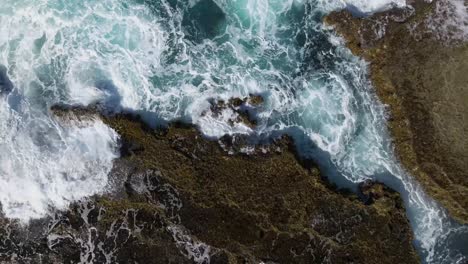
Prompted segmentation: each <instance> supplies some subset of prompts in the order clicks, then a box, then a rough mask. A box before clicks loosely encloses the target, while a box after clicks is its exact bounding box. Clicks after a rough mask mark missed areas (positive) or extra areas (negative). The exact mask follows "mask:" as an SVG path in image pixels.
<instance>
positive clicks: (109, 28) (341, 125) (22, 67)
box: [0, 0, 458, 263]
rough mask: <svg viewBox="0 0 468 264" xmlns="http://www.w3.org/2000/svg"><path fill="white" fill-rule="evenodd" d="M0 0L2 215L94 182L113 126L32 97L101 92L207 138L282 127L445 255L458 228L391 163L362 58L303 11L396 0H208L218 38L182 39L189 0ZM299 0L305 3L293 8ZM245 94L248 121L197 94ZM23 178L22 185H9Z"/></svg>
mask: <svg viewBox="0 0 468 264" xmlns="http://www.w3.org/2000/svg"><path fill="white" fill-rule="evenodd" d="M5 1H6V2H4V3H3V4H2V6H0V64H3V65H5V66H7V68H8V69H9V74H10V77H11V79H12V81H13V83H14V84H15V87H16V89H17V90H16V92H17V94H18V96H19V97H20V98H24V99H23V101H22V102H23V103H22V105H21V106H19V108H17V109H16V108H14V105H12V104H10V103H7V102H6V101H5V102H4V103H3V107H4V109H3V110H2V116H1V118H4V119H5V122H2V124H5V125H4V127H3V128H2V131H3V132H2V133H4V134H1V135H2V136H1V137H0V140H1V141H0V142H1V143H2V144H3V145H0V146H1V147H4V148H5V151H3V153H2V154H0V161H2V158H3V160H4V161H5V162H4V163H5V164H6V165H5V166H4V168H3V167H2V168H3V170H4V171H5V172H3V171H2V173H3V175H2V177H3V176H4V177H3V178H4V179H8V180H9V181H7V180H5V183H4V184H2V186H1V187H0V188H6V189H8V190H10V191H8V192H6V194H2V195H0V198H1V199H2V200H1V202H2V204H3V207H4V211H6V210H5V208H7V210H8V208H11V210H10V211H7V215H8V216H11V217H20V218H23V219H27V218H30V217H40V216H42V215H44V213H45V212H46V210H47V206H49V205H51V206H56V207H62V206H65V205H66V204H67V202H68V201H70V200H73V199H77V198H79V196H86V195H91V194H93V193H96V192H100V191H102V190H103V188H104V185H103V184H105V182H106V177H107V176H106V175H107V173H108V171H109V169H110V166H111V162H112V158H113V157H115V152H114V149H113V146H114V147H115V140H116V135H115V134H114V132H113V131H112V130H110V129H108V128H107V127H105V126H104V125H103V124H102V123H100V122H99V121H97V122H96V123H92V124H90V125H88V126H84V127H83V126H79V127H73V126H72V127H64V126H63V125H60V124H59V123H57V122H56V121H55V120H54V119H52V118H50V117H49V116H48V115H47V112H46V110H45V109H46V108H47V106H50V105H52V104H54V103H80V104H84V105H87V104H89V103H93V102H96V101H99V100H104V101H105V102H106V104H108V105H109V106H110V107H115V108H126V109H128V110H138V111H148V112H151V113H153V114H155V115H157V116H158V117H159V118H162V119H165V120H174V119H183V120H187V121H191V122H193V123H195V124H196V125H198V126H199V127H200V129H201V130H202V132H204V133H205V134H206V135H207V136H212V137H219V136H222V135H224V134H233V133H243V134H252V133H257V134H259V135H260V134H266V135H269V134H273V133H275V132H277V131H281V130H283V131H288V132H290V133H291V134H292V135H293V136H295V138H296V142H297V144H298V145H299V146H300V148H301V149H302V150H303V151H304V153H302V154H303V155H316V158H322V159H327V161H328V159H329V165H324V166H329V168H326V169H327V170H328V171H331V172H333V173H331V174H330V177H331V178H332V180H336V181H340V180H343V181H344V180H346V181H347V182H351V183H357V182H359V181H362V180H364V179H368V178H372V179H377V180H380V181H383V182H385V183H387V184H388V185H390V186H392V187H394V188H396V189H398V190H399V191H400V192H401V193H402V194H403V197H404V198H405V202H406V205H407V210H408V216H409V218H410V219H411V222H412V226H413V229H414V232H415V237H416V241H417V243H419V245H420V248H421V251H422V252H424V253H425V254H426V255H427V261H428V262H431V261H432V262H434V263H437V261H436V260H440V258H444V257H447V256H449V255H450V254H452V253H450V252H451V251H450V248H449V249H441V248H439V247H440V245H441V243H446V242H447V241H452V240H450V239H452V238H450V235H448V234H450V233H453V232H455V231H454V230H456V228H458V227H457V226H456V225H452V224H451V223H450V219H449V218H448V217H447V216H446V215H445V213H444V211H443V210H442V209H441V208H440V207H439V206H438V205H437V204H436V203H434V202H433V200H432V199H430V198H428V197H427V196H425V195H424V193H423V191H422V190H421V188H420V187H419V185H418V184H416V183H415V182H414V181H412V180H411V177H409V176H408V175H407V173H406V172H405V171H404V170H403V169H402V168H401V167H400V165H399V164H398V163H397V162H396V160H395V158H394V156H393V152H392V146H391V141H390V139H389V137H388V136H387V132H386V128H385V111H384V107H383V106H382V105H381V104H379V103H378V101H377V99H376V97H375V95H373V92H372V87H371V85H370V83H369V81H368V79H367V76H366V74H367V73H366V64H365V63H364V62H363V61H361V60H359V59H358V58H355V57H353V56H352V55H351V53H350V52H349V51H348V50H347V49H345V48H344V47H343V46H344V45H343V43H341V42H340V39H339V38H337V37H336V36H333V35H332V34H331V32H326V33H324V32H323V31H324V29H323V28H322V27H321V24H320V23H319V22H317V18H316V17H314V16H315V15H316V14H317V13H316V12H318V11H317V10H321V11H322V12H328V11H331V10H333V9H339V8H346V7H347V8H351V9H353V10H354V11H358V12H360V13H372V12H376V11H380V10H383V9H386V8H389V7H391V6H392V4H391V3H394V4H395V5H396V6H403V5H404V1H386V0H385V1H371V0H369V1H340V0H336V1H325V0H321V1H310V2H308V1H305V0H302V1H298V0H290V1H284V0H270V1H268V0H248V1H228V0H216V1H215V2H216V3H217V4H218V5H219V7H220V8H221V9H222V10H223V11H224V13H225V14H226V22H227V26H226V28H225V29H224V30H223V32H220V33H219V34H220V37H219V38H213V39H204V40H202V41H192V40H189V39H187V37H186V35H187V34H189V32H187V30H188V29H187V28H185V27H184V25H183V17H184V13H185V12H187V11H188V9H189V8H191V7H194V6H195V5H196V4H197V3H198V2H199V1H189V2H183V1H181V2H180V3H179V6H180V8H179V9H174V8H173V7H171V5H169V4H168V3H167V2H166V1H164V0H161V1H159V2H157V4H154V5H153V6H151V7H149V6H148V5H141V4H137V3H136V2H132V1H120V0H103V1H92V0H84V1H67V0H35V1H34V4H31V1H26V0H22V1H18V0H5ZM306 2H307V3H308V4H310V5H309V6H311V7H312V8H313V9H314V10H310V7H309V9H307V8H304V4H305V3H306ZM315 9H317V10H315ZM286 11H290V13H288V14H286ZM304 14H305V15H304ZM221 36H222V37H221ZM226 39H228V41H226ZM301 41H303V42H304V43H302V44H301V45H300V46H298V44H297V43H298V42H301ZM249 94H262V95H263V97H264V98H265V103H264V105H263V106H261V107H260V108H258V109H256V115H257V118H258V126H257V128H255V129H251V128H249V127H247V126H245V125H243V124H239V123H234V124H232V122H231V121H232V120H235V119H236V115H237V113H235V111H232V109H225V110H223V111H221V113H220V114H219V113H218V114H213V113H212V112H211V109H210V103H209V100H210V99H213V98H214V99H218V100H224V101H228V100H229V99H230V98H232V97H247V96H249ZM11 96H13V95H11ZM9 102H11V100H9ZM15 109H16V110H15ZM2 120H3V119H2ZM41 120H42V121H41ZM149 121H151V120H149ZM41 122H42V123H41ZM10 123H11V124H12V125H9V124H10ZM8 126H13V127H16V129H15V130H8V129H7V128H8ZM38 135H39V136H38ZM45 135H46V136H45ZM90 140H95V141H96V142H90ZM307 146H309V147H307ZM317 153H319V154H317ZM320 153H326V155H328V156H326V155H325V156H326V157H323V155H322V154H320ZM72 154H74V155H72ZM2 155H3V156H2ZM7 155H8V157H9V156H15V157H18V158H17V159H18V160H17V161H16V160H14V159H8V158H7ZM57 160H58V161H61V162H56V161H57ZM11 161H14V164H13V165H9V163H11ZM71 162H73V163H71ZM323 163H324V164H326V163H327V162H323ZM71 164H73V165H71ZM75 164H76V165H75ZM14 166H16V167H18V168H19V169H16V168H15V169H11V168H13V167H14ZM69 170H71V171H69ZM19 171H25V172H24V173H23V172H22V173H19ZM80 172H86V173H85V174H80ZM68 175H71V176H68ZM89 175H92V177H91V176H89ZM85 176H86V177H85ZM68 177H71V179H72V182H71V183H68V181H69V178H68ZM88 177H90V178H88ZM11 179H14V180H16V182H14V181H13V180H11ZM73 179H79V180H77V181H75V182H73ZM80 180H82V181H80ZM91 183H93V184H94V185H93V186H89V184H91ZM46 185H50V187H48V186H46ZM25 186H28V188H29V189H27V192H28V193H31V195H29V196H24V197H23V198H15V195H14V193H17V192H22V191H23V190H25V189H24V188H25ZM57 186H59V187H57ZM91 187H93V188H91ZM81 188H83V190H81ZM44 190H46V191H44ZM71 190H73V191H71ZM80 190H81V192H80ZM70 193H77V194H79V195H76V196H75V195H74V194H73V195H72V194H70ZM39 195H40V196H39ZM36 197H40V198H39V199H36ZM15 199H18V200H17V201H15ZM21 204H25V206H18V205H21ZM26 205H27V206H26ZM14 208H17V210H16V211H15V210H14ZM457 232H458V231H457ZM455 233H456V232H455ZM447 243H448V242H447ZM447 250H448V251H447ZM449 251H450V252H449Z"/></svg>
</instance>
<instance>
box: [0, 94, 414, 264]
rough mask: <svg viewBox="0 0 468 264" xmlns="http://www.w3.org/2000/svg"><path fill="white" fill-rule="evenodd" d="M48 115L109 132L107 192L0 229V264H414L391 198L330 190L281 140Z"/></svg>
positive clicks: (385, 192)
mask: <svg viewBox="0 0 468 264" xmlns="http://www.w3.org/2000/svg"><path fill="white" fill-rule="evenodd" d="M239 102H240V103H241V104H242V102H244V101H243V100H241V101H239ZM244 103H245V102H244ZM52 111H53V112H54V113H55V115H56V116H57V118H59V119H60V121H61V122H84V123H86V122H88V121H90V120H92V119H95V118H101V119H102V120H103V121H104V122H105V123H106V124H108V125H109V126H110V127H111V128H113V129H115V130H116V132H118V133H119V135H120V136H121V158H120V159H118V160H116V161H115V165H114V169H113V171H112V173H111V175H110V184H109V185H110V186H109V188H111V190H109V191H110V192H109V193H108V194H101V195H96V196H95V197H91V198H89V199H87V200H84V201H80V202H77V203H74V204H73V205H72V206H70V208H69V209H68V210H66V211H64V212H57V214H56V215H55V216H54V217H51V218H49V219H43V220H40V221H35V222H32V223H30V225H28V226H22V225H20V224H18V223H16V222H14V221H13V222H11V221H10V220H6V219H4V220H2V221H3V222H2V227H3V229H0V234H1V235H2V236H1V237H2V239H1V240H0V261H6V262H11V261H17V262H19V263H30V262H33V263H36V262H37V263H78V262H80V261H81V262H85V263H261V262H263V263H418V261H419V259H418V256H417V254H416V252H415V250H414V248H413V245H412V240H413V237H412V232H411V229H410V227H409V223H408V220H407V219H406V217H405V209H404V206H403V204H402V201H401V199H400V196H399V194H398V193H396V192H394V191H392V190H390V189H389V188H387V187H385V186H383V185H381V184H378V183H374V182H366V183H363V184H362V185H361V186H360V190H361V193H360V194H359V196H358V195H354V194H351V193H350V192H348V191H345V190H338V189H336V188H335V187H334V186H333V185H332V184H330V183H328V182H327V181H326V180H325V179H323V178H322V177H321V175H320V172H319V170H318V169H317V167H316V166H315V165H314V164H313V162H311V161H301V160H298V158H297V157H296V153H295V148H294V145H293V143H292V141H291V139H290V138H288V137H286V136H285V137H282V138H278V139H277V140H275V141H272V142H268V143H265V144H257V145H253V146H246V145H245V143H243V142H246V141H245V140H243V139H242V138H238V137H235V136H234V137H224V138H222V139H220V140H218V141H211V140H208V139H206V138H204V137H203V136H202V135H201V134H200V132H199V131H198V130H197V129H196V128H195V127H193V126H191V125H185V124H178V123H173V124H171V125H170V126H169V127H167V128H164V129H163V128H161V129H152V128H150V127H148V126H147V125H145V124H144V123H143V122H141V121H140V120H139V119H138V117H135V116H131V115H124V114H119V115H115V116H101V115H99V114H98V113H97V112H96V110H93V109H81V108H75V109H64V108H61V107H54V108H53V109H52ZM246 147H248V148H249V151H245V150H244V149H245V148H246ZM24 241H27V243H24Z"/></svg>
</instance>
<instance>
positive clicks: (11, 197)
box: [0, 98, 117, 221]
mask: <svg viewBox="0 0 468 264" xmlns="http://www.w3.org/2000/svg"><path fill="white" fill-rule="evenodd" d="M9 106H10V105H9V104H8V103H7V102H6V100H5V99H4V98H2V99H0V120H1V121H0V124H1V126H0V202H1V204H2V209H3V212H4V214H5V215H6V216H7V217H10V218H18V219H20V220H23V221H27V220H29V219H31V218H39V217H43V216H45V215H46V214H47V213H48V211H49V209H50V208H49V207H55V208H59V209H65V207H66V206H67V205H68V204H69V203H70V202H71V201H75V200H78V199H80V198H83V197H86V196H90V195H93V194H96V193H101V192H102V191H104V189H105V186H106V185H107V174H108V173H109V171H110V170H111V168H112V160H113V159H114V158H116V157H117V153H116V148H115V147H116V145H117V134H116V133H115V132H114V131H112V130H111V129H109V128H108V127H106V126H105V125H104V124H103V123H102V122H101V121H99V120H96V121H92V122H89V123H87V124H84V123H81V124H73V123H70V124H67V125H65V126H63V125H62V124H60V123H58V122H56V121H55V120H53V119H52V118H50V117H49V116H47V115H46V114H41V113H32V112H31V109H28V108H27V107H28V106H27V105H26V103H24V105H23V106H22V107H21V108H22V109H21V110H20V111H18V112H17V111H15V110H12V109H11V108H10V107H9Z"/></svg>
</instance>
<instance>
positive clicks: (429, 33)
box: [325, 0, 468, 223]
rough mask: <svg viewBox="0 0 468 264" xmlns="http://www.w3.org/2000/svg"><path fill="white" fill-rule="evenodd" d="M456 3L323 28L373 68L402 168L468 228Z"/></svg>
mask: <svg viewBox="0 0 468 264" xmlns="http://www.w3.org/2000/svg"><path fill="white" fill-rule="evenodd" d="M454 2H456V1H454ZM454 2H451V1H446V0H438V1H432V2H431V3H429V2H427V1H419V0H416V1H411V2H410V3H411V4H412V6H413V8H407V9H403V10H402V9H396V10H391V11H388V12H384V13H379V14H375V15H373V16H371V17H366V18H358V17H353V16H352V15H351V14H350V13H349V12H347V11H340V12H335V13H332V14H330V15H329V16H327V17H326V18H325V22H326V23H327V24H329V25H333V26H334V27H335V29H336V30H337V32H338V33H340V34H341V35H342V36H343V37H344V38H345V39H346V40H347V43H348V46H349V47H350V49H351V50H352V51H353V52H354V53H355V54H356V55H359V56H362V57H364V58H365V59H366V60H367V61H369V62H370V75H371V80H372V82H373V84H374V86H375V88H376V91H377V94H378V95H379V97H380V98H381V100H382V101H383V102H384V103H385V104H388V105H389V106H390V111H391V113H390V118H389V128H390V130H391V132H392V134H393V137H394V139H395V145H396V151H397V154H398V156H399V158H400V160H401V161H402V163H403V164H404V165H405V167H406V168H407V169H408V170H409V171H410V172H411V173H412V174H413V175H414V176H415V177H416V178H417V179H418V181H419V182H420V183H421V184H422V185H423V187H424V188H425V190H426V192H427V193H428V194H430V195H431V196H433V197H434V198H435V199H436V200H437V201H439V202H440V203H441V204H442V205H443V206H444V207H445V208H447V209H448V211H449V213H450V214H451V215H452V216H453V217H454V218H456V219H457V220H458V221H460V222H462V223H468V136H467V135H468V122H466V120H468V75H467V72H468V41H467V38H466V33H465V32H464V30H463V29H464V27H465V28H466V24H464V23H466V22H464V21H463V19H464V18H458V17H457V14H458V13H459V12H462V13H463V12H464V13H465V14H466V13H467V11H466V10H458V9H457V8H460V7H462V6H463V3H462V2H463V1H459V2H460V3H459V5H458V7H457V6H455V5H453V3H454ZM455 4H457V3H455ZM466 4H467V1H465V6H466ZM457 19H458V20H459V21H457ZM457 23H458V24H457ZM460 27H461V28H460Z"/></svg>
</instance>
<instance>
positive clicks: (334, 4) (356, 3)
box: [319, 0, 406, 14]
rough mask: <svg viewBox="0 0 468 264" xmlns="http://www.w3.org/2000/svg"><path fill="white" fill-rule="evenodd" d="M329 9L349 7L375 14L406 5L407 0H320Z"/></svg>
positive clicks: (352, 9)
mask: <svg viewBox="0 0 468 264" xmlns="http://www.w3.org/2000/svg"><path fill="white" fill-rule="evenodd" d="M319 2H321V4H322V6H323V7H325V9H327V10H335V9H341V8H347V9H349V10H351V11H353V12H359V13H361V14H373V13H376V12H381V11H384V10H388V9H390V8H393V7H404V6H406V0H319Z"/></svg>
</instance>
